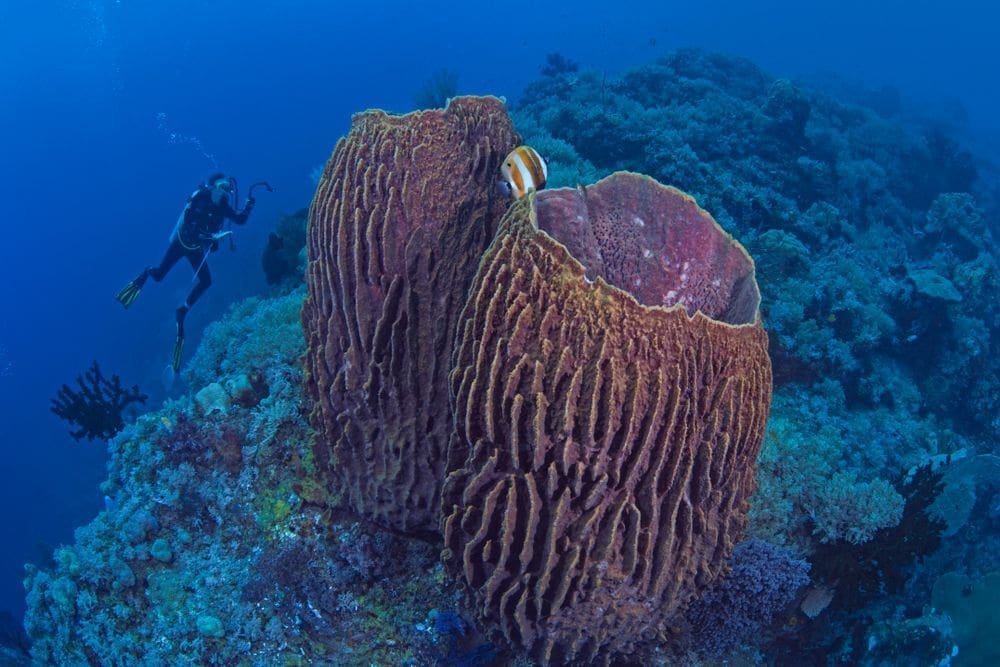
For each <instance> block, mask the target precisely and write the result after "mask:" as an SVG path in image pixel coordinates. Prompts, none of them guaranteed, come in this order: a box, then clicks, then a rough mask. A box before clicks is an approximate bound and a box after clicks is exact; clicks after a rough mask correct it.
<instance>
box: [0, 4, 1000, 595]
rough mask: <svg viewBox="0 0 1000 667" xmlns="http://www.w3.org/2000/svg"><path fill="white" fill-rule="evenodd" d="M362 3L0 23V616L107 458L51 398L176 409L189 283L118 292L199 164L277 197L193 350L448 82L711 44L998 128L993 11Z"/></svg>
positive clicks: (135, 8) (161, 232) (153, 253)
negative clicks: (119, 391) (88, 373)
mask: <svg viewBox="0 0 1000 667" xmlns="http://www.w3.org/2000/svg"><path fill="white" fill-rule="evenodd" d="M15 4H17V5H18V7H16V8H15V7H13V5H15ZM341 4H342V5H343V7H336V8H334V5H341ZM361 4H362V3H356V4H355V3H331V2H328V1H320V0H290V1H288V2H283V3H263V2H255V1H253V0H242V1H240V2H236V1H234V0H214V1H212V0H199V1H197V2H194V1H190V0H171V1H170V2H162V1H153V0H142V1H129V0H121V1H119V2H112V1H109V0H93V1H91V2H84V1H48V2H46V1H45V0H41V1H39V2H36V3H3V5H2V6H0V91H2V93H0V97H2V102H0V229H2V232H3V233H2V236H0V271H2V275H0V295H2V297H0V309H2V310H0V415H2V418H0V448H2V459H0V461H2V463H0V527H2V530H3V535H2V538H0V539H2V543H3V544H4V548H3V549H0V609H3V608H9V609H12V610H14V611H15V612H16V613H18V614H20V613H21V612H22V611H23V591H22V589H21V584H20V576H21V572H22V563H23V562H24V561H25V560H28V559H32V558H35V554H36V545H37V544H38V543H46V544H49V545H54V544H57V543H60V542H67V541H69V540H71V536H72V529H73V527H75V526H77V525H80V524H82V523H85V522H87V521H88V520H89V519H90V518H91V517H92V516H93V515H94V513H95V512H97V511H98V510H99V509H100V507H101V496H100V493H99V491H98V488H97V485H98V484H99V482H100V481H101V480H102V479H103V478H104V470H103V465H104V458H105V450H104V446H103V445H102V444H101V443H86V442H84V443H76V442H74V441H73V440H71V439H70V438H69V436H68V435H67V432H66V428H65V426H64V424H63V423H62V422H60V421H59V420H58V419H56V417H55V416H53V415H52V414H50V413H49V411H48V408H49V399H50V397H51V396H53V395H54V393H55V391H56V389H57V388H58V386H59V385H60V384H61V383H62V382H66V381H70V380H71V379H72V378H73V377H74V376H75V375H76V374H77V373H79V372H80V371H82V370H84V369H85V368H86V367H87V366H88V364H89V363H90V361H91V359H93V358H97V359H98V360H99V361H100V362H101V364H102V366H103V367H104V368H105V369H106V370H107V371H113V372H118V373H120V374H121V376H122V378H123V380H124V381H125V382H126V383H129V384H131V383H136V382H138V383H140V384H141V385H142V386H143V388H144V389H146V390H147V391H149V392H150V393H151V394H153V398H152V400H151V402H150V403H151V406H152V405H156V404H158V403H159V401H161V400H162V399H163V394H162V391H160V390H159V389H158V384H159V376H160V371H161V369H162V367H163V365H164V364H165V362H166V360H167V357H168V354H169V351H170V346H171V341H172V336H173V324H172V314H173V309H174V307H176V305H177V304H178V303H179V302H180V301H181V299H183V297H184V295H185V294H186V292H187V291H188V289H189V288H190V284H191V283H190V278H191V272H190V270H189V269H188V268H187V267H186V266H181V267H180V268H178V269H176V270H175V272H174V273H173V274H171V276H170V277H169V279H168V280H167V281H166V282H165V283H164V284H159V285H157V284H153V283H150V284H149V285H147V288H146V290H145V291H144V293H143V295H142V297H141V298H140V299H139V301H138V302H137V303H136V305H135V306H133V308H132V309H131V310H130V311H128V312H125V311H124V310H123V309H122V308H121V307H120V306H119V305H118V304H117V303H115V301H114V300H113V299H112V296H113V295H114V293H115V292H116V291H117V290H118V289H119V288H120V287H121V286H122V284H124V282H126V281H127V280H128V279H129V278H131V277H132V276H134V275H135V274H136V273H137V272H138V271H139V270H140V269H141V268H142V267H143V266H144V265H145V264H147V263H154V262H156V261H157V260H158V259H159V257H160V254H161V253H162V251H163V249H164V245H165V241H166V237H167V235H168V233H169V232H170V230H171V228H172V225H173V223H174V220H175V219H176V217H177V214H178V212H179V210H180V208H181V206H182V205H183V202H184V198H185V197H186V195H187V194H188V193H189V192H190V191H191V190H192V189H193V188H194V186H195V185H196V184H197V183H198V182H199V181H201V180H202V179H203V178H205V176H207V175H208V173H210V172H211V171H213V170H214V168H215V165H213V161H212V159H210V158H208V157H206V155H205V153H208V154H211V155H212V156H214V160H215V162H216V163H217V165H218V167H219V168H220V169H222V170H225V171H227V172H230V173H233V174H235V175H236V176H237V177H238V178H239V179H240V180H241V182H242V183H243V185H244V187H245V186H246V185H248V184H249V183H251V182H252V181H254V180H258V179H262V178H266V179H268V180H270V181H271V182H272V183H273V184H274V185H275V186H276V188H277V191H276V192H275V193H274V194H273V195H271V196H267V195H261V196H260V197H259V201H258V206H257V209H256V211H255V213H254V215H253V217H252V218H251V222H250V225H248V227H246V228H240V229H239V234H238V238H237V242H238V248H237V251H236V252H235V253H230V252H228V251H223V252H220V253H219V254H218V255H216V256H214V257H213V260H212V270H213V276H214V279H215V285H214V286H213V288H212V290H211V291H210V292H209V293H208V294H207V295H206V297H205V298H203V300H202V301H201V302H200V303H199V304H198V307H197V308H196V309H195V310H194V311H193V312H192V315H191V317H190V318H189V320H188V321H189V323H190V326H189V330H190V334H191V335H190V339H191V340H190V342H189V346H188V350H187V352H188V355H190V353H191V352H192V351H193V347H194V344H195V342H196V340H195V339H196V337H197V333H198V332H199V331H200V330H201V328H202V327H203V326H204V324H205V323H206V322H208V321H211V320H213V319H215V318H217V317H218V316H219V315H220V314H221V313H222V312H223V311H224V309H225V307H226V304H228V303H230V302H232V301H233V300H234V299H236V298H239V297H241V296H245V295H248V294H252V293H255V292H258V291H261V290H262V289H263V288H264V281H263V276H262V273H261V271H260V269H259V256H260V250H261V248H262V244H263V241H264V239H265V238H266V236H267V232H268V231H269V229H270V227H271V225H273V223H274V221H275V219H276V217H277V216H278V215H279V214H280V213H281V212H291V211H294V210H296V209H298V208H301V207H304V206H306V205H308V201H309V197H310V196H311V190H312V186H313V184H312V181H311V179H310V172H311V171H312V170H313V169H314V168H315V167H316V166H317V165H319V164H321V163H322V162H323V161H324V160H325V159H326V158H327V157H328V155H329V153H330V151H331V149H332V147H333V145H334V143H335V142H336V140H337V138H338V137H339V136H340V135H342V134H343V133H344V132H346V130H347V129H348V127H349V122H350V114H351V113H352V112H354V111H359V110H362V109H365V108H370V107H382V108H387V109H391V110H395V111H405V110H408V109H410V108H411V107H412V105H413V99H414V96H415V94H416V92H417V91H418V89H419V88H420V86H421V84H422V83H423V82H424V81H425V80H426V79H427V78H428V77H429V76H430V75H431V74H432V73H433V72H434V71H435V70H437V69H439V68H442V67H448V68H451V69H454V70H456V71H457V72H458V73H459V76H460V80H459V82H460V89H461V92H469V93H493V94H497V95H506V96H507V97H508V98H510V99H516V98H517V97H518V96H519V94H520V91H521V90H522V88H523V86H524V84H525V83H527V82H528V81H530V80H531V79H533V78H535V77H536V76H537V73H538V67H539V65H540V64H541V63H542V62H543V61H544V56H545V54H546V53H548V52H552V51H559V52H562V53H564V54H565V55H567V56H569V57H570V58H573V59H575V60H578V61H579V62H580V63H581V64H582V65H583V66H585V67H598V68H603V69H605V70H607V71H609V72H616V71H619V70H621V69H623V68H627V67H631V66H634V65H638V64H641V63H644V62H647V61H649V60H651V59H653V58H654V57H656V56H657V55H659V54H661V53H663V52H665V51H667V50H669V49H672V48H676V47H679V46H700V47H706V48H711V49H716V50H720V51H724V52H727V53H734V54H739V55H744V56H747V57H749V58H751V59H753V60H755V61H756V62H757V63H758V64H760V65H761V66H763V67H764V68H766V69H768V70H769V71H770V72H771V73H773V74H775V75H779V76H794V75H798V74H805V73H812V72H816V71H833V72H837V73H840V74H842V75H845V76H846V77H848V78H851V79H855V80H858V81H862V82H866V83H871V84H876V85H877V84H881V83H885V82H887V83H891V84H893V85H895V86H897V87H898V88H899V89H900V90H902V91H903V93H904V94H905V95H907V96H908V97H910V98H911V99H917V100H921V101H923V102H925V103H927V104H929V105H930V106H931V107H942V106H946V105H947V104H949V103H950V100H952V99H960V100H961V101H962V103H963V104H964V105H965V106H966V107H967V109H968V110H969V114H970V119H971V122H972V123H973V124H974V125H976V126H978V127H979V128H981V129H983V130H986V131H989V132H988V133H989V134H991V135H992V136H996V129H997V128H998V126H1000V122H998V120H997V108H998V105H997V97H996V96H997V91H996V85H995V83H996V77H997V71H996V70H997V66H998V65H1000V46H998V45H997V44H996V40H995V31H996V25H997V24H998V18H1000V17H998V16H997V10H995V9H985V8H984V7H983V6H985V5H986V3H981V2H980V3H976V2H970V1H968V0H957V1H955V0H952V1H950V2H945V1H943V0H941V1H936V2H929V1H924V2H921V1H920V0H908V1H906V2H904V1H902V0H892V1H888V2H871V1H866V2H860V1H857V0H841V1H839V2H827V1H823V2H815V3H804V2H801V1H800V0H795V1H793V0H781V1H779V0H769V1H761V2H755V3H745V2H720V1H717V0H716V1H708V2H701V3H686V4H683V5H682V4H679V3H677V4H674V3H664V2H632V3H607V2H599V3H598V2H593V1H592V0H585V1H575V2H571V3H570V2H558V3H556V2H554V3H534V4H531V5H510V4H506V5H504V4H496V3H491V4H482V6H483V7H485V9H482V10H476V11H473V10H471V9H470V10H466V11H463V12H458V11H456V10H454V9H453V7H455V6H457V3H446V2H440V1H436V2H422V3H413V2H397V1H394V0H386V1H384V2H381V3H371V6H369V7H364V8H362V7H361V6H360V5H361ZM365 4H368V3H365ZM418 4H419V10H417V9H415V8H416V7H417V6H418ZM696 4H697V5H699V6H698V7H694V5H696ZM750 5H752V6H750ZM979 5H983V6H979ZM990 42H993V43H992V44H991V43H990ZM160 114H162V115H163V117H164V119H163V120H158V115H160ZM172 133H173V134H174V135H175V136H174V138H173V139H171V134H172ZM198 142H200V144H199V143H198ZM244 194H245V191H244ZM5 358H6V359H9V360H10V362H11V364H12V368H11V370H10V371H9V372H8V373H7V374H6V375H4V374H2V369H3V364H4V360H5Z"/></svg>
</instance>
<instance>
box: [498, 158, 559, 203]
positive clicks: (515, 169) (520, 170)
mask: <svg viewBox="0 0 1000 667" xmlns="http://www.w3.org/2000/svg"><path fill="white" fill-rule="evenodd" d="M500 173H501V174H502V175H503V180H504V182H505V183H506V187H507V188H509V191H510V193H511V194H512V195H513V196H514V197H515V198H517V199H520V198H521V197H523V196H524V195H526V194H528V192H529V191H530V190H541V189H542V188H544V187H545V179H546V178H548V176H549V167H548V165H546V164H545V160H543V159H542V156H541V155H539V154H538V151H536V150H535V149H534V148H532V147H531V146H518V147H517V148H515V149H514V150H512V151H511V152H510V153H509V154H508V155H507V157H505V158H504V160H503V165H502V166H501V167H500Z"/></svg>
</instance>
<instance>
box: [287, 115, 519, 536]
mask: <svg viewBox="0 0 1000 667" xmlns="http://www.w3.org/2000/svg"><path fill="white" fill-rule="evenodd" d="M518 140H519V137H518V136H517V134H516V133H515V132H514V128H513V126H512V125H511V122H510V118H509V117H508V116H507V111H506V109H505V108H504V106H503V103H502V102H501V101H500V100H499V99H497V98H494V97H480V98H473V97H459V98H455V99H452V100H451V102H450V103H449V105H448V108H447V109H444V110H431V111H421V112H414V113H411V114H406V115H404V116H391V115H389V114H386V113H385V112H382V111H369V112H365V113H362V114H358V115H356V116H355V117H354V123H353V126H352V128H351V131H350V133H349V134H348V135H347V137H346V138H343V139H341V141H340V142H339V143H338V144H337V147H336V149H335V150H334V153H333V156H332V157H331V158H330V161H329V163H328V164H327V168H326V171H325V172H324V174H323V177H322V179H321V180H320V183H319V187H318V188H317V190H316V195H315V197H314V199H313V204H312V209H311V212H310V224H309V234H308V248H309V268H308V271H307V274H306V280H307V284H308V286H309V296H308V299H307V301H306V304H305V306H304V308H303V311H302V321H303V325H304V329H305V332H306V337H307V343H308V347H309V355H308V357H307V370H308V376H307V383H306V386H307V391H308V392H309V394H310V395H311V396H312V397H313V399H315V401H316V404H317V407H316V410H315V412H314V414H313V423H314V425H315V426H316V428H317V429H318V431H319V432H320V436H321V437H320V438H318V440H317V448H316V460H317V464H318V465H319V466H320V468H321V470H322V471H323V473H325V474H326V475H328V476H329V477H330V478H331V481H332V486H333V487H334V488H335V490H336V491H337V492H339V493H342V494H343V495H344V497H345V500H346V501H347V502H348V503H349V504H350V505H351V506H352V507H353V508H354V509H355V510H356V511H358V512H359V513H361V514H362V515H363V516H365V517H367V518H369V519H372V520H374V521H376V522H378V523H380V524H382V525H385V526H389V527H392V528H397V529H403V530H420V529H423V530H437V526H438V516H439V511H440V486H441V481H442V480H443V478H444V464H445V450H446V447H447V442H448V438H449V435H450V432H451V421H450V419H449V416H450V415H449V406H448V384H447V373H448V361H449V359H450V354H451V346H452V339H453V337H454V330H455V322H456V320H457V318H458V313H459V310H460V309H461V307H462V304H463V298H464V295H465V291H466V289H467V288H468V285H469V283H471V281H472V277H473V274H474V273H475V270H476V267H477V266H478V264H479V258H480V256H481V255H482V252H483V250H485V248H486V246H487V244H488V243H489V241H490V239H491V238H492V236H493V233H494V231H495V230H496V223H497V222H498V221H499V219H500V216H501V215H502V214H503V211H504V209H505V207H506V201H505V200H504V199H502V198H501V193H500V191H499V190H498V188H497V187H496V178H497V174H498V172H499V167H500V162H501V160H502V159H503V157H504V155H505V154H506V153H507V151H509V150H510V149H511V148H513V147H514V146H516V145H517V143H518Z"/></svg>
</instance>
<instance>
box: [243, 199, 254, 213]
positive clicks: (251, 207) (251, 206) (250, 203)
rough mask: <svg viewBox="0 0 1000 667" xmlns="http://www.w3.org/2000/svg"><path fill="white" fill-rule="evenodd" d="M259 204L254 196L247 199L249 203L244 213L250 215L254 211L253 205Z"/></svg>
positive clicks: (245, 206) (244, 208)
mask: <svg viewBox="0 0 1000 667" xmlns="http://www.w3.org/2000/svg"><path fill="white" fill-rule="evenodd" d="M256 203H257V200H256V199H254V198H253V196H250V197H247V203H246V204H245V205H244V206H243V212H244V213H249V212H250V211H252V210H253V205H254V204H256Z"/></svg>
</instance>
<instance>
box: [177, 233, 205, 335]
mask: <svg viewBox="0 0 1000 667" xmlns="http://www.w3.org/2000/svg"><path fill="white" fill-rule="evenodd" d="M185 256H186V257H187V259H188V262H190V263H191V268H193V269H194V270H195V271H197V273H196V274H195V275H196V276H197V278H198V283H197V284H196V285H195V286H194V288H193V289H192V290H191V293H190V294H188V297H187V298H186V299H185V300H184V303H182V304H181V305H180V307H178V308H177V331H178V335H180V336H183V335H184V318H185V317H187V313H188V311H189V310H191V308H192V306H194V304H195V302H196V301H197V300H198V299H199V298H201V295H202V294H204V293H205V290H207V289H208V288H209V287H211V285H212V274H211V272H209V270H208V262H207V261H205V255H202V254H199V253H197V252H188V253H186V255H185Z"/></svg>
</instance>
